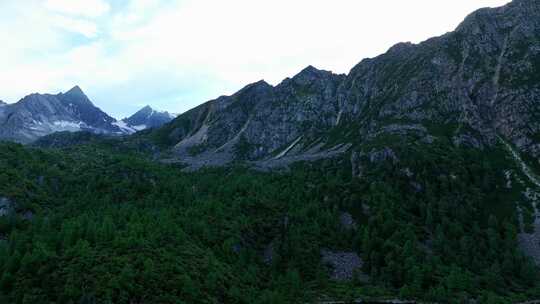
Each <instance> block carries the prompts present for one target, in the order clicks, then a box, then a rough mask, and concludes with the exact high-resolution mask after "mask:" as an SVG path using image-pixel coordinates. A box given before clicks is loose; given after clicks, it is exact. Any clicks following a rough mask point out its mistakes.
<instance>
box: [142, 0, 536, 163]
mask: <svg viewBox="0 0 540 304" xmlns="http://www.w3.org/2000/svg"><path fill="white" fill-rule="evenodd" d="M538 75H540V2H538V1H531V0H515V1H513V2H511V3H509V4H507V5H506V6H503V7H499V8H486V9H481V10H478V11H476V12H474V13H472V14H471V15H469V16H468V17H467V18H466V19H465V20H464V21H463V22H462V23H461V24H460V25H459V26H458V28H457V29H456V30H455V31H454V32H450V33H447V34H445V35H443V36H440V37H436V38H432V39H429V40H427V41H424V42H422V43H420V44H417V45H415V44H411V43H399V44H397V45H395V46H393V47H392V48H390V50H388V52H387V53H385V54H383V55H380V56H378V57H375V58H370V59H365V60H363V61H362V62H360V63H359V64H358V65H356V66H355V67H354V68H353V69H352V70H351V71H350V73H349V74H348V75H336V74H333V73H331V72H328V71H322V70H318V69H316V68H314V67H311V66H310V67H307V68H306V69H304V70H303V71H301V72H300V73H299V74H298V75H296V76H294V77H293V78H290V79H289V78H288V79H285V80H284V81H283V82H281V83H280V84H278V85H277V86H275V87H273V86H271V85H269V84H267V83H266V82H264V81H260V82H257V83H254V84H251V85H248V86H246V87H245V88H244V89H242V90H240V91H239V92H238V93H236V94H234V95H232V96H222V97H219V98H218V99H215V100H212V101H209V102H207V103H205V104H203V105H201V106H199V107H196V108H195V109H193V110H191V111H188V112H186V113H184V114H182V115H180V116H179V117H178V118H177V119H176V120H174V121H173V122H172V123H170V124H168V125H166V126H165V127H164V128H161V129H159V130H156V131H155V132H154V134H153V137H154V138H157V142H158V143H159V144H161V145H162V146H165V147H168V148H170V149H171V150H172V151H173V152H174V157H173V158H175V159H177V160H179V161H182V162H186V163H188V164H193V165H194V166H196V167H197V166H200V165H201V164H207V165H220V164H226V163H229V162H231V161H234V160H238V159H241V160H249V161H269V160H273V159H276V158H277V159H284V158H288V157H292V158H300V159H302V156H306V157H307V156H309V155H310V154H313V153H317V154H320V155H322V156H324V155H325V154H326V153H325V152H328V151H332V150H335V149H336V148H342V147H343V146H344V145H349V148H348V149H350V150H354V149H362V148H361V146H363V145H364V146H365V145H366V144H368V143H369V142H371V141H373V140H376V139H378V138H381V137H385V136H386V137H387V136H392V135H394V136H404V135H407V136H415V137H417V138H419V140H421V141H423V142H427V143H429V142H433V141H434V140H437V138H440V137H441V136H449V137H451V139H452V141H453V142H454V144H455V145H458V146H471V147H475V148H484V147H489V146H491V145H493V144H495V143H496V142H497V135H500V136H502V137H504V138H505V139H507V140H508V141H510V142H511V143H512V144H513V145H515V146H516V147H517V148H518V149H519V150H520V151H521V152H523V153H526V154H528V155H530V156H532V157H538V156H540V120H539V119H538V118H539V113H540V111H539V106H540V102H539V99H540V78H539V77H538Z"/></svg>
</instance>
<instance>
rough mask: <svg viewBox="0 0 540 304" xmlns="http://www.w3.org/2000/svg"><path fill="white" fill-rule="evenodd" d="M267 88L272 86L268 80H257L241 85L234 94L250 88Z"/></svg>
mask: <svg viewBox="0 0 540 304" xmlns="http://www.w3.org/2000/svg"><path fill="white" fill-rule="evenodd" d="M268 88H272V85H270V84H269V83H268V82H266V81H264V80H259V81H257V82H254V83H250V84H248V85H247V86H245V87H243V88H242V89H241V90H240V91H238V92H237V93H235V94H234V95H237V94H242V93H245V92H247V91H251V90H265V89H268Z"/></svg>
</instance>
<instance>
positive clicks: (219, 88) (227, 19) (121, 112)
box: [0, 0, 509, 118]
mask: <svg viewBox="0 0 540 304" xmlns="http://www.w3.org/2000/svg"><path fill="white" fill-rule="evenodd" d="M507 2H509V1H508V0H452V1H448V0H407V1H398V0H0V29H1V31H0V67H1V68H0V99H1V100H4V101H5V102H8V103H13V102H17V101H18V100H20V99H21V98H23V97H24V96H26V95H28V94H30V93H35V92H39V93H58V92H65V91H67V90H69V89H70V88H71V87H73V86H75V85H79V86H80V87H81V88H82V89H83V90H84V91H85V93H86V94H87V95H88V96H89V98H90V99H91V100H92V101H93V103H94V104H95V105H97V106H98V107H100V108H101V109H102V110H104V111H105V112H107V113H109V114H110V115H112V116H114V117H116V118H123V117H125V116H129V115H131V114H133V113H134V112H135V111H137V110H138V109H139V108H141V107H142V106H145V105H150V106H152V107H154V108H156V109H161V110H168V111H170V112H174V113H182V112H184V111H186V110H188V109H190V108H193V107H194V106H197V105H199V104H201V103H203V102H205V101H207V100H210V99H214V98H216V97H218V96H220V95H230V94H233V93H234V92H235V91H237V90H239V89H241V88H242V87H244V86H245V85H247V84H249V83H252V82H256V81H259V80H261V79H264V80H266V81H267V82H269V83H270V84H273V85H275V84H278V83H279V82H281V80H283V79H284V78H286V77H292V76H294V75H295V74H297V73H298V72H299V71H300V70H302V69H303V68H304V67H306V66H308V65H313V66H315V67H317V68H319V69H324V70H330V71H333V72H335V73H348V72H349V71H350V69H352V67H353V66H354V65H355V64H357V63H358V62H360V61H361V60H362V59H363V58H368V57H374V56H377V55H379V54H381V53H384V52H385V51H386V50H388V49H389V48H390V47H391V46H392V45H394V44H396V43H398V42H406V41H410V42H413V43H419V42H421V41H424V40H426V39H428V38H430V37H433V36H439V35H442V34H444V33H446V32H448V31H452V30H453V29H455V28H456V27H457V25H458V24H459V23H460V22H461V21H463V19H464V18H465V16H467V15H468V14H469V13H471V12H473V11H474V10H476V9H478V8H481V7H495V6H501V5H504V4H506V3H507Z"/></svg>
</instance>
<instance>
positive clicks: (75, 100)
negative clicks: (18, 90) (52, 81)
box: [0, 86, 123, 143]
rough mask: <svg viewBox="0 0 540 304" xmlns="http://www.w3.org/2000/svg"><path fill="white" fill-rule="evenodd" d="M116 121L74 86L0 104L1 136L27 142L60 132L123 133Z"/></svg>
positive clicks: (0, 137)
mask: <svg viewBox="0 0 540 304" xmlns="http://www.w3.org/2000/svg"><path fill="white" fill-rule="evenodd" d="M115 122H116V120H115V119H114V118H112V117H110V116H109V115H107V114H106V113H104V112H103V111H101V110H100V109H99V108H97V107H96V106H94V105H93V104H92V102H91V101H90V100H89V99H88V97H86V95H85V94H84V93H83V92H82V90H81V89H80V88H79V87H78V86H75V87H74V88H72V89H71V90H69V91H68V92H66V93H59V94H56V95H51V94H31V95H28V96H26V97H25V98H23V99H22V100H20V101H19V102H17V103H15V104H8V105H3V106H0V139H3V140H12V141H17V142H21V143H29V142H32V141H35V140H36V139H37V138H39V137H41V136H44V135H48V134H51V133H54V132H59V131H72V132H73V131H90V132H92V133H98V134H122V133H123V132H122V130H121V129H120V128H119V127H118V126H116V125H114V123H115Z"/></svg>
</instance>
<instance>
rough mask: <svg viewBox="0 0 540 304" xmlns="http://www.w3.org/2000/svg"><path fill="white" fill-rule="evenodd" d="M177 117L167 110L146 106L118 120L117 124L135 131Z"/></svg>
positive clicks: (127, 130) (162, 123)
mask: <svg viewBox="0 0 540 304" xmlns="http://www.w3.org/2000/svg"><path fill="white" fill-rule="evenodd" d="M175 117H176V116H175V115H173V114H170V113H169V112H167V111H163V112H160V111H156V110H154V109H152V108H151V107H150V106H145V107H144V108H142V109H140V110H139V111H137V112H136V113H135V114H133V115H131V116H130V117H127V118H124V119H122V120H121V121H118V122H117V123H116V125H117V126H119V127H120V128H121V129H123V130H125V131H126V132H128V133H135V132H137V131H141V130H144V129H148V128H157V127H161V126H162V125H164V124H166V123H168V122H170V121H171V120H173V119H174V118H175Z"/></svg>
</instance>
